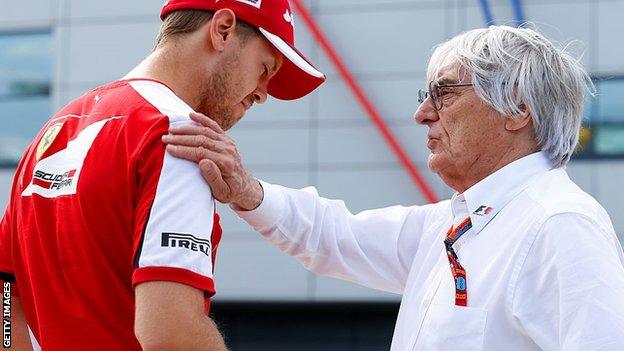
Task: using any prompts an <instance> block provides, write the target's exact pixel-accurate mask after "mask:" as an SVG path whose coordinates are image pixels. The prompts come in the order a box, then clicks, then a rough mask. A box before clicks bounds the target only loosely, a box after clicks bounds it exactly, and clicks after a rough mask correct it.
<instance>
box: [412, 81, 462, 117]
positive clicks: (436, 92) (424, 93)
mask: <svg viewBox="0 0 624 351" xmlns="http://www.w3.org/2000/svg"><path fill="white" fill-rule="evenodd" d="M471 86H473V84H472V83H459V84H438V83H434V82H431V83H429V90H424V89H419V90H418V102H419V103H421V104H422V103H423V102H425V100H427V98H428V97H431V100H432V101H433V106H434V107H435V109H436V110H438V111H440V110H441V109H442V97H441V95H440V93H441V92H442V90H443V89H445V88H462V87H471Z"/></svg>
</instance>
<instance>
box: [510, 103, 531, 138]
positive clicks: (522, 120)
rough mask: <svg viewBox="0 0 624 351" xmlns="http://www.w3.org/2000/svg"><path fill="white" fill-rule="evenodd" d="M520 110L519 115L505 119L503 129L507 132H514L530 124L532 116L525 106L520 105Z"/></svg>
mask: <svg viewBox="0 0 624 351" xmlns="http://www.w3.org/2000/svg"><path fill="white" fill-rule="evenodd" d="M520 110H521V111H522V112H521V113H519V114H517V115H515V116H512V117H509V118H506V119H505V129H506V130H507V131H509V132H516V131H519V130H520V129H522V128H524V127H526V126H527V125H528V124H529V123H531V120H532V119H533V116H532V115H531V112H529V109H528V108H527V107H526V105H525V104H520Z"/></svg>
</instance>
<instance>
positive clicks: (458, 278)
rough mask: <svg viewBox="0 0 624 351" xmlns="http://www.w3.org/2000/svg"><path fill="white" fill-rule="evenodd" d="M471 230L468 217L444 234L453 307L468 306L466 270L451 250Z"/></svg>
mask: <svg viewBox="0 0 624 351" xmlns="http://www.w3.org/2000/svg"><path fill="white" fill-rule="evenodd" d="M470 228H472V222H470V217H468V218H466V219H465V220H463V221H462V222H461V223H460V224H459V225H458V226H457V227H455V228H453V227H451V229H449V231H448V232H447V233H446V239H445V240H444V246H445V247H446V256H447V258H448V261H449V264H450V266H451V273H452V274H453V280H455V305H457V306H464V307H465V306H467V305H468V288H467V285H468V284H467V281H466V270H465V269H464V267H462V265H461V264H460V263H459V258H458V257H457V254H456V253H455V250H454V249H453V244H454V243H455V242H456V241H457V239H459V238H460V237H461V236H462V235H464V233H466V232H467V231H468V230H470Z"/></svg>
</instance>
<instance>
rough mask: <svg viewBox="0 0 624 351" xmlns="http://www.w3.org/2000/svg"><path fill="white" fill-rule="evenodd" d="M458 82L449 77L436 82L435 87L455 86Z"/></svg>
mask: <svg viewBox="0 0 624 351" xmlns="http://www.w3.org/2000/svg"><path fill="white" fill-rule="evenodd" d="M457 83H458V81H457V79H455V78H451V77H442V78H439V79H438V80H437V81H436V84H437V85H445V84H457Z"/></svg>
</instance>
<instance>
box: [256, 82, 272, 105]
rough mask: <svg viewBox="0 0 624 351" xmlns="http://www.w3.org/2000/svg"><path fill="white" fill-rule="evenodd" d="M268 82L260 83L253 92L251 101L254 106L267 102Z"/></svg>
mask: <svg viewBox="0 0 624 351" xmlns="http://www.w3.org/2000/svg"><path fill="white" fill-rule="evenodd" d="M268 84H269V83H268V81H262V82H260V83H259V84H258V86H257V87H256V90H254V92H253V99H254V102H255V103H256V104H263V103H264V102H265V101H266V100H267V90H268Z"/></svg>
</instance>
